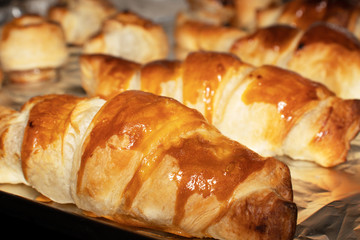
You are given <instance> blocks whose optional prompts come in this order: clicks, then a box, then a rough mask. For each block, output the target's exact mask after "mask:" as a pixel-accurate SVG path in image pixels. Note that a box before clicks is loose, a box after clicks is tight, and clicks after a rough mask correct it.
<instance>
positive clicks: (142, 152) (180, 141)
mask: <svg viewBox="0 0 360 240" xmlns="http://www.w3.org/2000/svg"><path fill="white" fill-rule="evenodd" d="M55 105H56V106H57V107H56V108H54V107H53V106H55ZM22 111H25V112H26V114H27V115H28V118H27V119H26V120H25V121H24V122H25V124H24V125H25V126H26V127H25V131H24V138H23V141H22V149H21V161H22V169H23V172H24V176H25V178H26V179H27V180H28V181H29V184H30V186H32V187H33V188H35V189H36V190H38V191H39V192H40V193H42V194H43V195H44V196H45V197H47V198H50V199H53V200H54V201H58V200H59V201H60V200H61V199H63V200H64V202H70V203H75V204H76V206H77V207H79V208H80V209H82V210H85V211H87V212H91V213H93V214H94V215H95V216H100V217H105V218H109V219H111V220H113V221H116V222H118V223H121V224H126V225H130V226H136V227H146V228H151V229H157V230H161V231H166V232H170V233H174V234H178V235H181V236H186V237H210V238H216V239H243V238H247V239H274V238H276V239H292V237H293V235H294V231H295V226H296V218H297V209H296V205H295V204H294V203H293V200H292V198H293V193H292V186H291V177H290V172H289V169H288V167H287V166H286V165H285V164H284V163H282V162H280V161H278V160H276V159H275V158H264V157H261V156H260V155H258V154H256V153H255V152H252V151H251V150H249V149H248V148H246V147H245V146H243V145H241V144H239V143H238V142H235V141H233V140H231V139H229V138H227V137H225V136H224V135H222V134H221V133H220V132H219V131H218V130H217V129H216V128H215V127H214V126H213V125H211V124H209V123H208V122H207V121H206V120H205V118H204V117H203V116H202V115H201V114H200V113H199V112H198V111H196V110H194V109H191V108H188V107H186V106H184V105H182V104H181V103H180V102H178V101H176V100H174V99H172V98H167V97H161V96H157V95H154V94H151V93H146V92H141V91H126V92H124V93H121V94H119V95H117V96H115V97H113V98H112V99H111V100H108V101H106V102H105V101H103V100H101V99H99V98H79V97H74V96H70V95H44V96H38V97H35V98H33V99H31V100H29V102H27V103H26V104H25V105H24V106H23V108H22V110H21V112H22ZM49 123H51V124H49ZM0 164H2V163H1V162H0ZM154 188H156V189H157V191H153V189H154ZM65 200H66V201H65Z"/></svg>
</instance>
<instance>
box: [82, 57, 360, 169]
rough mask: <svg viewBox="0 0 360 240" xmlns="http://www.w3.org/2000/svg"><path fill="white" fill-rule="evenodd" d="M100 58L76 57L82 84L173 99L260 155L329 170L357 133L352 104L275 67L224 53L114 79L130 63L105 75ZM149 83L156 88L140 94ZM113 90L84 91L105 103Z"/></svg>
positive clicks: (121, 63) (120, 62)
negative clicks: (103, 84) (82, 62)
mask: <svg viewBox="0 0 360 240" xmlns="http://www.w3.org/2000/svg"><path fill="white" fill-rule="evenodd" d="M101 58H103V60H101ZM106 58H107V57H106V56H92V55H86V56H83V59H86V61H85V62H86V66H87V70H86V72H82V74H83V76H84V78H86V76H89V74H90V75H91V76H92V77H91V78H92V79H93V80H92V81H94V82H97V84H98V85H99V84H101V82H102V81H104V82H107V85H108V86H111V84H109V82H110V81H114V84H113V85H122V84H123V85H124V83H126V86H133V87H132V88H131V87H130V88H129V89H138V90H144V91H150V92H153V93H156V94H160V95H166V96H169V97H173V98H176V99H178V100H180V101H182V102H183V103H184V104H185V105H187V106H189V107H192V108H195V109H197V110H199V111H200V112H201V113H202V114H204V116H205V117H206V118H207V119H208V121H209V122H211V123H212V124H214V125H215V126H216V127H218V128H219V129H220V131H221V132H222V133H223V134H225V135H227V136H229V137H231V138H232V139H235V140H237V141H239V142H240V143H243V144H245V145H246V146H248V147H249V148H251V149H253V150H255V151H256V152H258V153H260V154H262V155H264V156H276V155H288V156H290V157H292V158H293V159H302V160H310V161H314V162H316V163H318V164H319V165H321V166H325V167H331V166H335V165H337V164H340V163H341V162H344V161H346V155H347V152H348V150H349V147H350V141H351V140H352V139H353V138H354V137H355V136H356V135H357V133H358V132H359V123H360V113H359V100H347V101H346V100H343V99H340V98H338V97H336V96H335V95H334V93H333V92H331V91H330V90H328V89H327V88H326V87H325V86H324V85H322V84H319V83H316V82H313V81H310V80H309V79H306V78H304V77H302V76H301V75H299V74H297V73H295V72H292V71H287V70H284V69H282V68H279V67H275V66H270V65H266V66H262V67H258V68H255V67H253V66H251V65H249V64H246V63H244V62H242V61H240V60H239V59H238V58H237V57H236V56H234V55H232V54H226V53H216V52H195V53H191V54H189V55H188V57H187V58H186V59H185V60H184V61H182V62H180V61H175V62H172V61H171V60H163V61H155V62H153V63H148V64H145V65H143V66H142V67H141V68H138V66H137V69H138V70H136V69H132V70H131V74H130V75H129V76H131V78H117V77H116V75H117V71H118V70H119V69H123V68H127V67H126V66H131V64H134V63H129V62H125V61H123V60H122V59H119V58H118V59H116V58H112V64H111V65H112V67H110V66H109V65H108V67H109V69H108V70H106V73H105V72H103V71H102V69H105V67H101V64H99V62H101V61H103V62H104V61H105V59H106ZM115 62H117V64H115ZM120 66H121V67H120ZM99 67H101V68H99ZM110 69H111V70H110ZM99 73H101V74H99ZM134 76H135V77H134ZM136 76H137V77H136ZM160 76H161V77H160ZM110 79H111V80H110ZM154 79H157V80H156V82H154V81H155V80H154ZM129 82H132V83H136V84H129ZM150 82H151V83H152V84H153V86H157V87H152V88H150V87H146V86H149V84H148V83H150ZM88 85H89V86H94V88H96V87H95V86H96V84H90V83H88ZM174 86H177V87H175V88H174ZM129 89H127V90H129ZM119 90H120V92H122V91H123V90H121V89H118V88H117V89H116V88H111V87H107V88H106V89H93V90H92V92H96V91H97V94H99V95H101V96H102V97H104V98H106V94H109V96H114V94H116V93H118V92H119ZM341 109H346V110H341ZM319 136H321V138H319ZM320 139H321V141H320ZM318 140H319V141H318ZM324 145H326V146H327V147H324ZM330 146H331V147H330Z"/></svg>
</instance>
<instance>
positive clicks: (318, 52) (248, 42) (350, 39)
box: [175, 22, 360, 99]
mask: <svg viewBox="0 0 360 240" xmlns="http://www.w3.org/2000/svg"><path fill="white" fill-rule="evenodd" d="M231 31H235V30H233V28H225V27H220V26H210V25H207V24H204V23H197V25H195V24H190V23H189V22H184V23H183V24H179V25H178V27H177V29H176V35H175V39H176V52H175V53H176V57H177V58H178V59H180V60H181V59H184V58H185V57H186V55H187V54H188V53H189V52H192V51H200V50H206V51H219V50H220V51H223V52H230V53H233V54H235V55H237V56H238V57H239V58H240V59H241V60H242V61H244V62H247V63H250V64H252V65H254V66H261V65H265V64H271V65H276V66H279V67H282V68H286V69H289V70H292V71H295V72H298V73H300V74H301V75H302V76H304V77H306V78H309V79H312V80H313V81H316V82H320V83H322V84H324V85H326V86H327V87H328V88H329V89H330V90H331V91H333V92H334V93H335V94H336V95H337V96H339V97H342V98H349V99H351V98H356V99H358V98H360V94H359V92H360V84H359V83H360V82H359V81H358V78H359V77H358V76H360V69H359V67H358V66H359V64H360V42H359V40H358V39H356V38H355V37H354V36H353V35H352V34H351V33H350V32H348V31H347V30H345V29H342V28H339V27H337V26H335V25H333V24H328V23H316V24H314V25H312V26H311V27H309V28H308V29H307V30H305V31H303V30H300V29H298V28H295V27H291V26H288V25H274V26H269V27H266V28H260V29H258V30H256V31H255V32H253V33H252V34H243V36H240V37H238V38H237V39H236V37H237V36H234V35H233V36H234V37H233V36H231V35H230V32H231ZM215 35H216V36H217V38H214V37H212V36H215ZM189 43H192V44H189ZM218 43H219V44H218ZM216 44H217V45H216Z"/></svg>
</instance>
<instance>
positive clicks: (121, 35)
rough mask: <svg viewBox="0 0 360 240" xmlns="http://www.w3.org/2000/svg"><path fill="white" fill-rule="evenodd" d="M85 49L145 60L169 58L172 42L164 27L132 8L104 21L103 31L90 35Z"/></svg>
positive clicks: (90, 52)
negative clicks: (133, 10)
mask: <svg viewBox="0 0 360 240" xmlns="http://www.w3.org/2000/svg"><path fill="white" fill-rule="evenodd" d="M83 53H87V54H93V53H98V54H99V53H102V54H109V55H113V56H118V57H123V58H126V59H129V60H132V61H136V62H140V63H146V62H149V61H153V60H156V59H162V58H166V57H167V55H168V53H169V42H168V39H167V36H166V34H165V31H164V29H163V27H162V26H161V25H159V24H156V23H154V22H152V21H150V20H147V19H144V18H142V17H140V16H139V15H137V14H134V13H131V12H121V13H118V14H116V15H115V16H113V17H112V18H109V19H107V20H105V21H104V23H103V26H102V28H101V30H100V33H98V34H97V35H95V36H93V37H92V38H90V39H88V40H87V41H86V42H85V44H84V47H83Z"/></svg>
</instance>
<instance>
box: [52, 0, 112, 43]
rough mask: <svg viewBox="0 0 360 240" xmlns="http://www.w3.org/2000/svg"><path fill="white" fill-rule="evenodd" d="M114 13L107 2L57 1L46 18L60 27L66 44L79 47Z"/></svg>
mask: <svg viewBox="0 0 360 240" xmlns="http://www.w3.org/2000/svg"><path fill="white" fill-rule="evenodd" d="M116 13H117V9H116V8H115V6H113V5H112V3H111V2H110V1H108V0H64V1H61V0H59V1H58V4H56V5H54V6H52V7H51V8H50V9H49V11H48V18H49V19H51V20H53V21H55V22H57V23H59V24H60V25H61V26H62V28H63V29H64V33H65V37H66V42H67V43H68V44H70V45H75V46H81V45H82V44H83V43H84V42H85V41H86V40H87V39H88V38H90V37H91V36H93V35H94V34H96V33H97V32H98V31H99V30H100V28H101V26H102V23H103V21H104V20H105V19H107V18H109V17H111V16H113V15H114V14H116Z"/></svg>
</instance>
